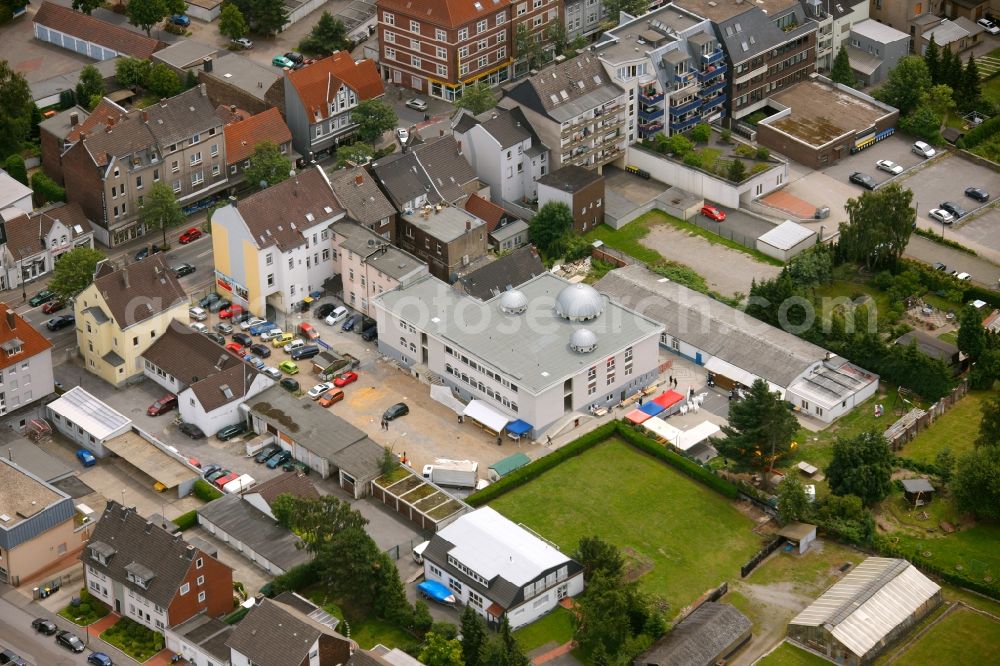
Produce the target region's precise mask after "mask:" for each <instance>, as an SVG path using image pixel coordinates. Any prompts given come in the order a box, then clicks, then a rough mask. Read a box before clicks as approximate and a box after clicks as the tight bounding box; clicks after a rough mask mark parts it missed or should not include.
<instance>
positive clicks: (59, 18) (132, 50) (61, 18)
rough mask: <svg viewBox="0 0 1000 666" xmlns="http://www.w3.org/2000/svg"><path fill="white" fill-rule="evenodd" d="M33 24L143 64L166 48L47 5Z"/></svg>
mask: <svg viewBox="0 0 1000 666" xmlns="http://www.w3.org/2000/svg"><path fill="white" fill-rule="evenodd" d="M34 22H35V23H39V24H41V25H43V26H45V27H46V28H52V29H53V30H58V31H59V32H61V33H63V34H66V35H72V36H73V37H76V38H78V39H82V40H85V41H88V42H93V43H94V44H100V45H101V46H104V47H107V48H109V49H114V50H115V51H118V52H119V53H124V54H125V55H130V56H134V57H136V58H141V59H143V60H148V59H149V56H151V55H153V53H154V52H156V51H159V50H160V49H162V48H163V47H165V46H166V44H164V43H163V42H161V41H159V40H156V39H152V38H150V37H146V36H144V35H140V34H139V33H137V32H132V31H131V30H129V29H127V28H122V27H120V26H117V25H114V24H113V23H108V22H107V21H102V20H101V19H99V18H96V17H93V16H87V15H86V14H82V13H80V12H77V11H74V10H72V9H70V8H68V7H63V6H61V5H56V4H53V3H51V2H42V6H41V7H40V8H39V9H38V11H37V12H36V13H35V18H34Z"/></svg>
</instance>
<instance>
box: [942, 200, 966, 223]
mask: <svg viewBox="0 0 1000 666" xmlns="http://www.w3.org/2000/svg"><path fill="white" fill-rule="evenodd" d="M939 207H940V208H943V209H945V210H946V211H948V212H949V213H951V214H952V215H954V216H955V219H956V220H957V219H958V218H960V217H962V216H964V215H965V213H966V211H965V209H964V208H962V207H961V206H959V205H958V204H957V203H955V202H954V201H942V202H941V206H939Z"/></svg>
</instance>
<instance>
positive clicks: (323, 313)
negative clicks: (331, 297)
mask: <svg viewBox="0 0 1000 666" xmlns="http://www.w3.org/2000/svg"><path fill="white" fill-rule="evenodd" d="M336 309H337V306H336V304H334V303H324V304H323V305H321V306H319V307H318V308H316V316H317V317H319V318H320V319H326V318H327V317H329V316H330V313H331V312H333V311H334V310H336Z"/></svg>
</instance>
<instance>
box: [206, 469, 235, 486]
mask: <svg viewBox="0 0 1000 666" xmlns="http://www.w3.org/2000/svg"><path fill="white" fill-rule="evenodd" d="M230 474H232V472H230V471H229V470H228V469H217V470H215V471H214V472H210V473H208V474H206V475H205V480H206V481H208V482H209V483H215V481H216V479H221V478H222V477H224V476H229V475H230Z"/></svg>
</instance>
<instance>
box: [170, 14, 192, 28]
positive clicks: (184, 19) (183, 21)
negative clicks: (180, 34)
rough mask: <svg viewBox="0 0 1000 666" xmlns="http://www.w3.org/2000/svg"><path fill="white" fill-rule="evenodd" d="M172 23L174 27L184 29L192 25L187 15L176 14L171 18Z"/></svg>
mask: <svg viewBox="0 0 1000 666" xmlns="http://www.w3.org/2000/svg"><path fill="white" fill-rule="evenodd" d="M170 22H171V23H173V24H174V25H179V26H181V27H182V28H186V27H188V26H189V25H191V19H190V18H188V16H187V14H174V15H173V16H171V17H170Z"/></svg>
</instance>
